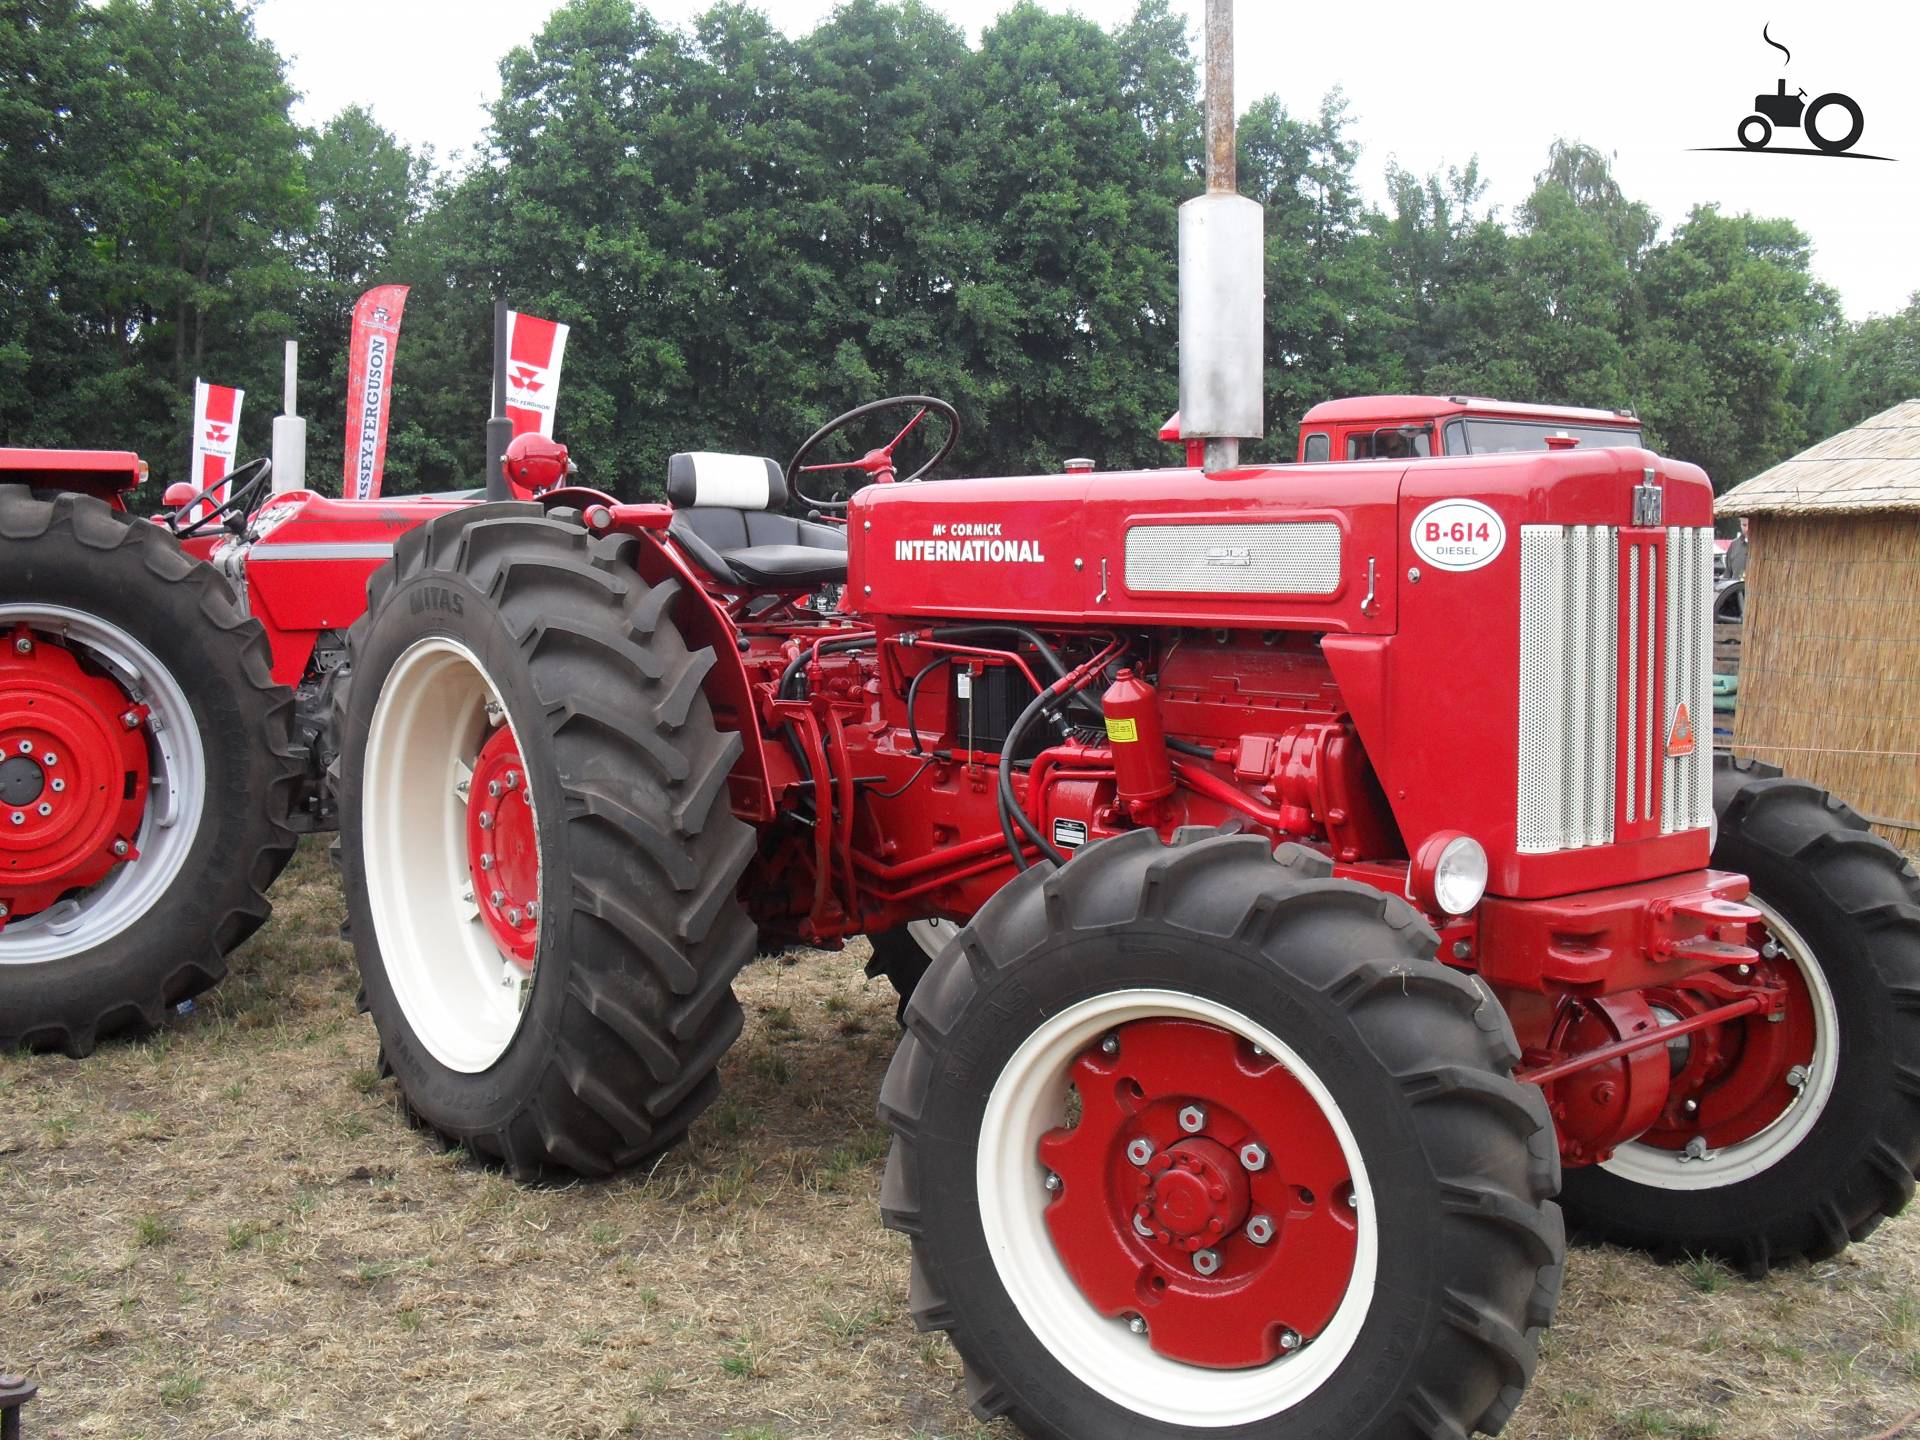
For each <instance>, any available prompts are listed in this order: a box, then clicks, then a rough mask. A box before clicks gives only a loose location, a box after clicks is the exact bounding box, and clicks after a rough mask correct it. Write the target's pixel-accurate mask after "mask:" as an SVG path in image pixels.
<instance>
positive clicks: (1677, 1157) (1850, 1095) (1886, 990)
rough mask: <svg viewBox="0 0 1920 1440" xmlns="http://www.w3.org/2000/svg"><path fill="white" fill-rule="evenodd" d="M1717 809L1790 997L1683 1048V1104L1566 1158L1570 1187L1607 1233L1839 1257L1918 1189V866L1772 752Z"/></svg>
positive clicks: (1742, 769) (1729, 780)
mask: <svg viewBox="0 0 1920 1440" xmlns="http://www.w3.org/2000/svg"><path fill="white" fill-rule="evenodd" d="M1714 808H1715V812H1716V814H1717V815H1718V817H1719V822H1720V833H1719V838H1718V840H1717V842H1716V843H1715V846H1714V850H1713V863H1714V865H1715V866H1716V867H1717V868H1719V869H1722V870H1734V871H1739V872H1740V873H1742V874H1745V875H1746V876H1748V877H1749V878H1750V879H1751V880H1752V882H1753V894H1752V900H1753V904H1754V905H1755V907H1756V908H1758V909H1759V910H1760V912H1761V913H1762V914H1763V915H1764V916H1765V917H1766V924H1767V932H1768V934H1767V941H1766V946H1765V949H1764V950H1763V952H1762V958H1761V965H1762V966H1763V967H1764V968H1765V969H1767V970H1769V971H1771V972H1772V973H1773V974H1774V975H1775V976H1777V977H1778V980H1779V982H1780V983H1781V984H1782V986H1783V987H1784V988H1785V990H1786V992H1787V1006H1786V1008H1785V1011H1784V1012H1783V1013H1782V1014H1781V1015H1780V1016H1779V1018H1778V1020H1777V1021H1773V1022H1771V1023H1770V1022H1769V1021H1768V1020H1766V1019H1765V1018H1762V1017H1757V1016H1750V1017H1748V1018H1746V1019H1743V1020H1738V1021H1734V1022H1732V1023H1730V1024H1728V1025H1724V1026H1719V1027H1716V1028H1715V1030H1713V1031H1707V1032H1698V1033H1696V1035H1694V1036H1692V1037H1688V1038H1687V1039H1686V1040H1685V1041H1684V1042H1682V1044H1680V1045H1679V1046H1677V1047H1675V1048H1674V1049H1673V1051H1672V1054H1673V1064H1674V1066H1675V1072H1676V1073H1675V1077H1674V1084H1675V1085H1676V1087H1681V1086H1684V1087H1685V1094H1684V1096H1682V1097H1677V1101H1678V1104H1679V1105H1680V1106H1683V1107H1684V1109H1683V1110H1682V1111H1681V1112H1680V1114H1681V1118H1680V1119H1677V1120H1675V1121H1674V1122H1673V1123H1669V1124H1663V1125H1661V1126H1657V1127H1656V1128H1655V1129H1654V1130H1653V1131H1650V1132H1649V1133H1648V1134H1646V1135H1644V1136H1642V1137H1641V1138H1640V1139H1639V1140H1636V1141H1634V1142H1632V1143H1630V1144H1627V1145H1623V1146H1621V1147H1620V1148H1619V1150H1617V1151H1616V1152H1615V1153H1614V1155H1613V1157H1612V1158H1611V1159H1610V1160H1608V1161H1607V1162H1605V1163H1604V1164H1602V1165H1599V1166H1596V1167H1592V1168H1588V1169H1580V1170H1569V1171H1568V1172H1567V1179H1566V1199H1565V1203H1566V1208H1567V1215H1568V1218H1569V1219H1570V1220H1571V1221H1572V1222H1573V1223H1574V1225H1575V1227H1576V1228H1577V1229H1578V1230H1581V1231H1583V1232H1585V1233H1587V1234H1590V1235H1592V1236H1594V1237H1595V1238H1599V1239H1605V1240H1612V1241H1615V1242H1618V1243H1621V1244H1627V1245H1636V1246H1640V1247H1643V1248H1645V1249H1649V1250H1652V1251H1654V1252H1655V1253H1658V1254H1667V1255H1681V1254H1696V1253H1704V1254H1715V1255H1720V1256H1723V1257H1725V1258H1727V1259H1730V1260H1732V1261H1734V1262H1735V1263H1736V1264H1739V1265H1741V1266H1743V1267H1744V1268H1745V1269H1746V1270H1747V1271H1748V1273H1750V1274H1754V1275H1760V1274H1764V1273H1765V1272H1766V1270H1767V1268H1768V1267H1769V1265H1770V1264H1772V1263H1773V1262H1774V1261H1776V1260H1782V1259H1787V1258H1791V1257H1793V1256H1796V1255H1805V1256H1809V1257H1811V1258H1814V1259H1824V1258H1826V1257H1827V1256H1830V1255H1835V1254H1838V1253H1839V1252H1840V1251H1841V1250H1842V1249H1844V1248H1845V1247H1846V1245H1847V1244H1848V1243H1849V1242H1850V1241H1854V1240H1861V1239H1864V1238H1865V1237H1866V1236H1867V1235H1868V1234H1869V1233H1870V1232H1871V1231H1872V1230H1873V1229H1874V1228H1875V1227H1876V1226H1878V1225H1879V1223H1880V1222H1881V1220H1883V1219H1884V1218H1886V1217H1887V1216H1889V1215H1893V1214H1895V1213H1897V1212H1898V1211H1899V1210H1900V1209H1901V1208H1902V1207H1903V1206H1905V1205H1906V1203H1907V1201H1908V1200H1910V1199H1911V1198H1912V1196H1913V1190H1914V1172H1915V1167H1916V1166H1917V1165H1920V877H1916V876H1915V874H1914V870H1913V867H1912V865H1910V864H1908V863H1907V862H1906V861H1905V860H1904V859H1903V858H1902V857H1901V855H1900V852H1899V851H1897V850H1895V849H1894V848H1893V847H1892V846H1891V845H1889V844H1888V843H1887V842H1886V841H1884V840H1882V839H1881V838H1880V837H1879V836H1877V835H1875V834H1874V833H1873V832H1872V831H1871V830H1870V829H1868V827H1867V822H1866V821H1865V820H1863V819H1861V818H1860V817H1859V816H1858V815H1856V814H1855V813H1854V812H1853V811H1852V810H1850V809H1848V808H1847V807H1846V806H1845V805H1843V804H1842V803H1841V802H1840V801H1838V800H1836V799H1834V797H1833V796H1831V795H1829V794H1827V793H1826V792H1825V791H1823V790H1820V789H1818V788H1816V787H1815V786H1812V785H1809V784H1807V783H1806V782H1805V781H1803V780H1793V779H1788V778H1786V777H1784V776H1782V775H1781V774H1780V772H1779V771H1778V770H1776V769H1774V768H1773V767H1772V766H1769V765H1761V764H1757V763H1755V762H1751V761H1732V762H1729V761H1726V760H1722V761H1721V762H1720V763H1719V765H1718V767H1717V768H1716V770H1715V774H1714ZM1722 1032H1724V1033H1722ZM1669 1108H1670V1111H1671V1110H1672V1109H1673V1107H1671V1106H1670V1107H1669Z"/></svg>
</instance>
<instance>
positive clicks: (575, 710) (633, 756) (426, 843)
mask: <svg viewBox="0 0 1920 1440" xmlns="http://www.w3.org/2000/svg"><path fill="white" fill-rule="evenodd" d="M638 544H639V542H638V541H636V540H634V539H633V538H632V537H609V538H602V539H595V538H594V537H592V536H591V535H589V534H588V533H587V531H586V530H585V529H584V528H582V527H581V526H580V525H578V524H576V523H573V522H572V521H571V520H569V519H567V518H565V517H563V516H562V515H558V514H556V515H548V514H546V513H544V512H543V511H542V510H541V508H540V507H539V506H537V505H520V504H507V505H489V506H485V507H476V508H474V509H471V510H464V511H458V512H455V513H454V514H451V515H447V516H443V517H441V518H440V519H437V520H434V521H432V522H430V523H429V524H427V525H425V526H423V527H421V528H419V529H417V530H415V531H413V532H411V533H409V534H408V535H406V536H404V537H403V538H402V539H401V540H400V542H399V543H398V544H397V545H396V546H395V550H394V558H393V560H392V562H391V563H390V564H388V565H387V566H385V567H384V568H383V569H381V570H380V571H379V572H377V573H376V574H375V576H374V578H373V580H372V582H371V586H370V595H371V601H372V603H371V605H370V607H369V609H368V612H367V614H366V615H365V616H363V617H362V618H361V620H360V621H359V622H358V623H356V624H355V625H354V627H353V630H352V632H351V633H350V634H349V636H348V646H349V649H350V652H351V656H352V671H351V675H350V678H349V679H348V680H347V682H346V683H345V684H344V685H343V686H342V687H341V692H340V699H339V710H338V712H337V713H338V714H339V717H340V719H339V727H338V728H339V733H340V735H341V737H342V747H341V753H342V757H343V758H342V762H341V766H340V769H341V784H340V786H339V791H340V795H341V813H340V819H341V825H340V830H341V855H342V862H343V878H344V881H345V889H346V899H347V911H348V916H349V919H350V922H351V933H352V937H353V942H354V947H355V950H356V952H357V954H358V958H359V962H360V971H361V976H362V978H363V980H364V982H365V999H366V1006H367V1009H368V1010H369V1012H370V1013H371V1014H372V1017H373V1023H374V1027H375V1029H376V1030H377V1031H378V1033H379V1037H380V1044H381V1052H382V1057H383V1061H384V1064H385V1065H386V1066H387V1067H388V1068H389V1069H390V1070H391V1072H392V1074H393V1075H394V1076H395V1078H396V1079H397V1080H398V1082H399V1085H400V1088H401V1091H402V1092H403V1094H404V1095H405V1097H406V1101H407V1104H408V1106H409V1107H410V1108H411V1110H412V1112H413V1114H414V1116H415V1117H416V1118H417V1119H419V1120H420V1121H423V1122H424V1123H426V1124H427V1125H430V1126H432V1127H433V1128H434V1129H435V1130H437V1131H439V1132H440V1133H441V1134H442V1135H444V1136H446V1137H447V1138H449V1139H450V1140H453V1141H457V1142H459V1143H461V1144H464V1145H466V1146H467V1147H469V1148H470V1149H472V1150H474V1151H476V1152H478V1153H479V1154H482V1155H485V1156H488V1157H490V1158H494V1159H498V1160H501V1161H504V1162H505V1163H506V1164H507V1165H508V1166H509V1167H511V1168H512V1169H513V1171H514V1172H515V1173H516V1174H517V1175H521V1176H528V1177H531V1176H533V1175H535V1174H537V1173H539V1172H540V1171H542V1170H545V1169H548V1168H560V1169H566V1170H571V1171H575V1172H577V1173H581V1174H586V1175H604V1174H607V1173H610V1172H612V1171H614V1170H616V1169H619V1168H621V1167H623V1166H626V1165H629V1164H631V1163H633V1162H635V1161H637V1160H639V1159H641V1158H643V1157H645V1156H647V1155H650V1154H653V1153H654V1152H656V1151H658V1150H661V1149H663V1148H665V1147H666V1146H667V1145H669V1144H671V1143H672V1142H673V1141H675V1140H677V1139H678V1138H679V1137H680V1136H681V1135H682V1134H684V1133H685V1131H686V1129H687V1127H688V1126H689V1125H690V1124H691V1123H692V1122H693V1119H694V1117H695V1116H697V1115H698V1114H699V1113H700V1112H701V1111H702V1110H703V1109H705V1108H706V1106H707V1105H708V1104H709V1103H710V1102H711V1101H712V1099H713V1097H714V1095H715V1094H716V1093H717V1091H718V1085H719V1081H718V1077H717V1073H716V1072H717V1067H718V1065H719V1062H720V1057H721V1056H722V1055H723V1054H724V1053H725V1052H726V1050H727V1047H728V1046H729V1045H731V1044H732V1043H733V1040H734V1038H735V1037H736V1036H737V1035H738V1034H739V1032H740V1026H741V1015H740V1008H739V1006H738V1004H737V1003H736V1002H735V1000H734V998H733V992H732V988H731V982H732V979H733V977H734V975H735V973H737V972H738V970H739V969H740V967H741V966H742V965H744V964H745V963H746V962H747V961H748V960H749V959H751V958H752V956H753V951H754V943H755V932H754V927H753V925H752V923H751V921H749V920H748V918H747V916H746V914H745V912H744V910H743V909H742V908H741V906H740V904H739V902H738V900H737V898H736V890H737V887H738V884H739V881H740V877H741V874H742V873H743V872H744V870H745V868H746V866H747V863H748V861H749V860H750V859H751V857H752V854H753V847H754V837H753V832H752V830H751V829H749V828H748V827H747V826H746V825H744V824H742V823H741V822H740V821H739V820H737V819H736V818H735V817H734V815H733V813H732V811H731V809H730V808H729V805H728V796H727V774H728V771H729V770H730V769H731V768H732V766H733V762H734V758H735V757H736V756H737V755H738V754H739V751H740V739H739V737H738V736H737V735H733V734H730V733H723V732H722V731H720V730H718V729H717V728H716V727H715V725H714V722H713V717H712V713H711V711H710V710H709V709H708V705H707V700H706V696H705V694H704V693H703V691H702V689H701V683H702V681H703V679H704V677H705V676H706V674H707V672H708V671H709V670H710V669H711V668H712V666H713V663H714V656H713V653H712V651H710V650H707V649H689V648H688V646H687V645H686V643H685V642H684V641H683V639H682V638H681V635H680V631H679V629H678V627H677V626H676V625H675V624H674V621H673V615H672V610H673V605H674V601H675V598H676V596H677V595H678V593H679V590H678V587H677V586H676V585H674V584H671V583H669V584H664V585H658V586H652V587H650V586H648V585H647V584H646V583H645V582H644V581H643V580H642V579H641V578H640V576H639V574H638V573H637V572H636V570H635V568H634V558H635V552H636V548H637V546H638Z"/></svg>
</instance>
